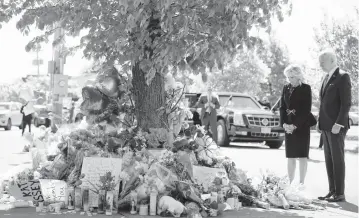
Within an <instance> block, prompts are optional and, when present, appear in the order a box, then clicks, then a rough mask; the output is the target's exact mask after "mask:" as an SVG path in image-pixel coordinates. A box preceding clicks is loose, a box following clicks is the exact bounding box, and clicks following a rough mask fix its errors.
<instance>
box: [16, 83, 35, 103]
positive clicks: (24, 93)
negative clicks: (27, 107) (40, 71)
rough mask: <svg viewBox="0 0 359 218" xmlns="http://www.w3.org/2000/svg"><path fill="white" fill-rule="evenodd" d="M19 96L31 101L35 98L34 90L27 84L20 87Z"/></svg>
mask: <svg viewBox="0 0 359 218" xmlns="http://www.w3.org/2000/svg"><path fill="white" fill-rule="evenodd" d="M19 97H20V98H22V99H24V100H25V101H30V100H32V99H33V98H34V92H33V91H32V89H31V88H30V87H27V86H25V87H22V88H21V89H20V92H19Z"/></svg>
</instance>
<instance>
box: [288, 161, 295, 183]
mask: <svg viewBox="0 0 359 218" xmlns="http://www.w3.org/2000/svg"><path fill="white" fill-rule="evenodd" d="M295 168H296V159H295V158H288V166H287V169H288V176H289V180H290V183H292V182H293V180H294V175H295Z"/></svg>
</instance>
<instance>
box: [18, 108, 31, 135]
mask: <svg viewBox="0 0 359 218" xmlns="http://www.w3.org/2000/svg"><path fill="white" fill-rule="evenodd" d="M28 104H29V102H26V104H24V105H23V106H22V107H21V109H20V113H22V136H24V132H25V128H26V126H29V132H30V133H31V122H32V114H31V113H28V111H27V110H26V107H27V106H28Z"/></svg>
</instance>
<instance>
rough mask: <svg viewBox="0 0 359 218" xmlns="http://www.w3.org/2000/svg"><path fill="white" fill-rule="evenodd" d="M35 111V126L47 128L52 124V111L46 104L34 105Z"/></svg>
mask: <svg viewBox="0 0 359 218" xmlns="http://www.w3.org/2000/svg"><path fill="white" fill-rule="evenodd" d="M34 108H35V113H34V117H33V123H34V126H36V127H39V126H42V125H44V126H46V127H47V128H48V127H50V126H51V120H50V117H49V113H50V111H49V110H48V109H47V107H46V106H45V105H34Z"/></svg>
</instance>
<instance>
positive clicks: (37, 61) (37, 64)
mask: <svg viewBox="0 0 359 218" xmlns="http://www.w3.org/2000/svg"><path fill="white" fill-rule="evenodd" d="M40 51H41V46H40V45H39V44H37V45H36V59H35V60H33V61H32V64H33V65H35V66H37V75H38V76H39V75H40V65H42V64H43V63H44V62H43V60H42V59H39V52H40Z"/></svg>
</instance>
